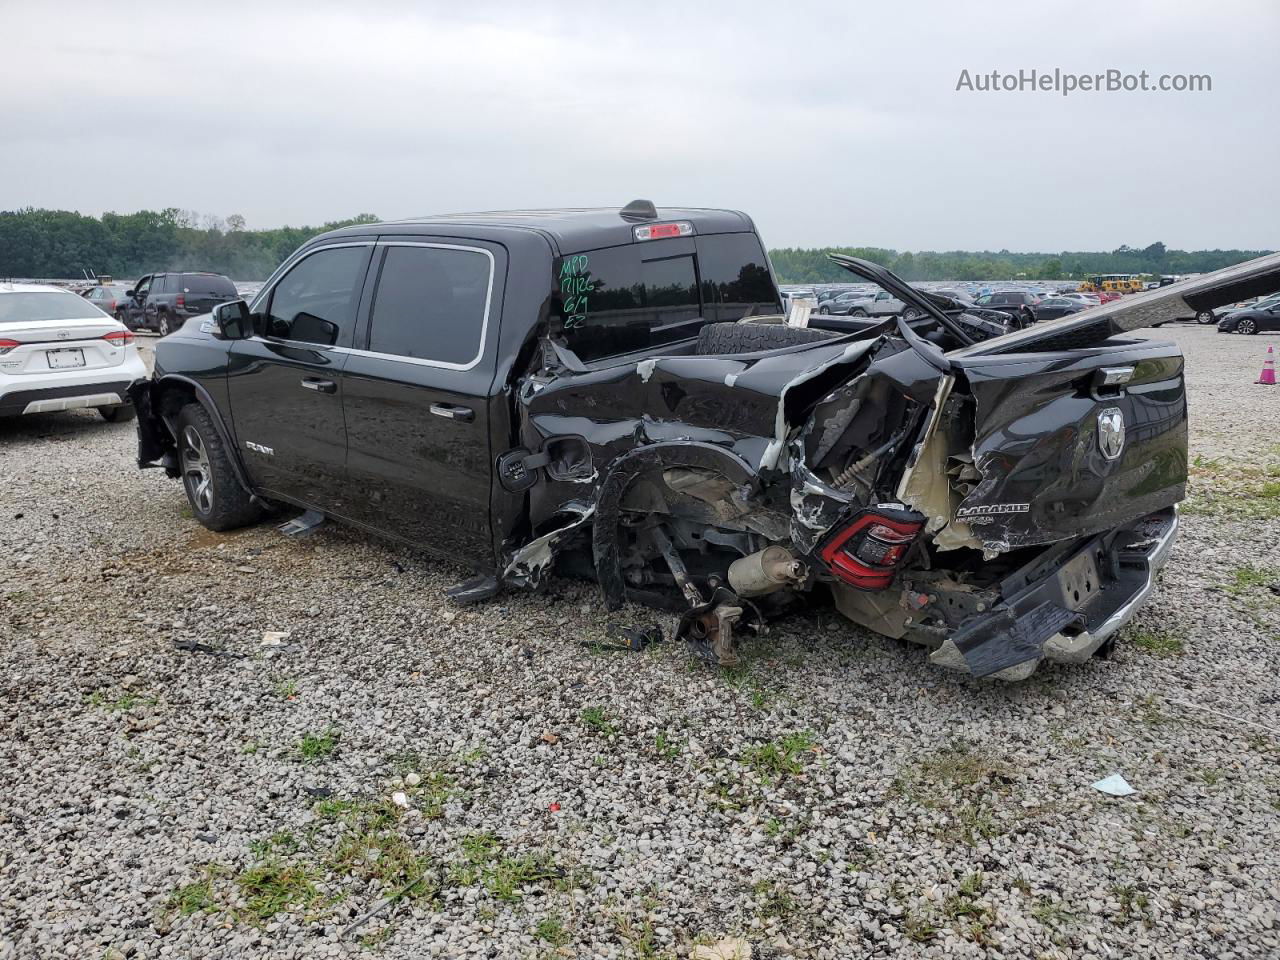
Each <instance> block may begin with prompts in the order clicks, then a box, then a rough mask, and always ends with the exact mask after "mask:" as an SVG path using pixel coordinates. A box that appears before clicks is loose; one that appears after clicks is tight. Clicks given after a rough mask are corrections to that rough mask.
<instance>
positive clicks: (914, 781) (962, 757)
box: [894, 742, 1008, 808]
mask: <svg viewBox="0 0 1280 960" xmlns="http://www.w3.org/2000/svg"><path fill="white" fill-rule="evenodd" d="M1007 775H1008V769H1007V767H1006V766H1005V765H1004V764H1003V763H1001V762H1000V761H998V760H996V759H994V758H993V757H990V756H988V755H987V754H985V753H982V752H981V751H979V750H976V749H974V748H973V747H971V746H969V745H968V744H964V743H959V742H957V743H952V744H950V745H949V746H946V747H943V748H942V749H941V750H937V751H935V752H934V753H931V754H929V755H928V756H926V757H924V758H923V759H921V760H920V761H918V762H917V763H916V764H915V765H914V766H912V767H910V768H908V769H907V770H905V771H903V772H902V773H901V774H899V776H898V778H897V779H896V780H895V781H894V789H895V791H896V792H898V793H900V794H902V795H903V796H905V797H907V798H909V799H911V800H915V801H916V802H917V803H920V804H922V805H924V806H926V807H931V808H933V807H939V806H945V805H948V803H949V802H951V801H953V800H954V799H955V797H956V794H957V793H958V792H961V791H964V790H965V789H967V788H972V787H982V786H988V785H990V784H991V783H992V782H993V781H995V780H997V778H1004V777H1007Z"/></svg>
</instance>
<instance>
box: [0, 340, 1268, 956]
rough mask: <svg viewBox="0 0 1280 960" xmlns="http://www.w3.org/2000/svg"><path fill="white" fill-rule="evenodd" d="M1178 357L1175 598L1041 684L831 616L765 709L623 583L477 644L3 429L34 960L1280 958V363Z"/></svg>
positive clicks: (380, 553)
mask: <svg viewBox="0 0 1280 960" xmlns="http://www.w3.org/2000/svg"><path fill="white" fill-rule="evenodd" d="M1158 333H1160V334H1167V335H1168V336H1170V337H1172V338H1174V339H1176V340H1178V341H1179V342H1180V343H1181V344H1182V346H1183V348H1184V350H1185V351H1186V352H1187V354H1188V372H1189V378H1190V388H1191V397H1192V416H1193V444H1192V446H1193V456H1197V457H1198V460H1197V467H1196V479H1195V483H1194V486H1193V496H1192V499H1191V501H1190V502H1189V504H1188V507H1189V508H1188V510H1187V511H1186V514H1185V524H1184V535H1183V538H1182V540H1181V542H1180V545H1179V547H1178V549H1177V552H1176V554H1175V557H1174V560H1173V562H1172V565H1171V566H1170V568H1169V570H1168V572H1167V574H1166V576H1165V581H1164V587H1163V589H1162V590H1161V591H1160V592H1159V593H1158V594H1157V596H1156V598H1155V599H1154V600H1153V601H1152V602H1151V603H1150V604H1149V606H1148V607H1147V608H1146V609H1145V611H1144V613H1143V614H1142V615H1141V617H1140V619H1139V621H1138V622H1137V623H1135V624H1134V625H1133V626H1131V627H1130V628H1129V629H1128V630H1127V631H1126V634H1125V636H1124V640H1123V641H1122V643H1121V645H1120V647H1119V649H1118V650H1117V652H1116V655H1115V656H1114V658H1112V659H1110V660H1105V661H1104V660H1095V661H1093V662H1091V663H1090V664H1087V665H1085V666H1082V667H1072V668H1065V667H1064V668H1048V669H1042V670H1041V671H1039V672H1038V673H1037V674H1036V675H1035V676H1034V677H1033V678H1032V679H1031V680H1030V681H1028V682H1026V683H1023V684H1020V685H996V684H993V683H988V682H974V681H969V680H966V679H963V678H958V677H956V676H954V675H950V674H946V673H943V672H940V671H939V670H937V669H935V668H932V667H930V666H929V665H928V663H927V661H926V660H925V657H924V654H923V653H922V652H921V651H919V650H918V649H916V648H911V647H907V646H904V645H899V644H895V643H894V642H892V641H889V640H885V639H882V638H878V637H875V636H872V635H869V634H866V633H863V632H861V631H859V630H858V629H856V628H854V627H852V626H851V625H848V624H847V623H845V622H843V621H841V620H840V619H838V618H837V617H836V616H835V615H834V614H833V613H832V612H831V611H829V610H827V609H817V608H815V609H813V610H812V611H811V612H810V613H809V614H808V615H807V616H805V617H800V618H798V619H794V620H791V621H789V622H787V623H785V624H783V625H780V626H779V627H777V628H775V630H774V633H773V635H772V636H771V637H770V638H768V639H767V640H766V641H762V642H760V643H758V644H757V646H756V647H755V648H754V649H752V650H750V651H749V654H750V655H749V658H748V662H747V665H746V666H745V667H743V668H740V669H738V670H736V671H734V672H717V671H712V670H709V669H707V668H704V667H702V666H700V665H696V664H694V663H692V662H691V661H690V660H689V658H688V657H687V655H686V654H685V652H684V650H683V649H680V648H677V647H675V646H670V645H668V646H663V647H658V648H652V649H651V650H650V651H649V652H646V653H644V654H618V653H608V652H602V651H600V650H598V649H595V650H593V649H590V648H588V647H584V646H583V645H581V642H582V641H584V640H585V641H592V640H600V639H601V638H603V636H604V626H605V625H604V621H603V617H602V613H601V611H602V608H601V606H600V604H599V602H598V600H597V595H596V592H595V590H594V589H593V588H592V587H590V586H589V585H586V584H578V583H569V582H556V583H553V584H552V586H551V588H550V589H549V591H548V592H546V593H544V594H541V595H528V594H511V595H508V596H505V597H503V598H500V599H499V600H498V601H495V602H493V603H491V604H489V605H487V606H482V607H479V608H469V609H464V610H456V609H454V608H451V607H450V606H449V605H447V604H446V603H445V600H444V593H443V591H444V588H445V587H446V586H448V585H450V584H451V583H454V582H456V581H457V580H459V579H460V578H462V577H463V576H464V574H465V571H463V570H461V569H458V568H453V567H450V566H448V565H446V564H443V563H439V562H437V561H434V560H430V559H428V558H425V557H422V556H420V555H416V554H414V553H412V552H410V551H405V550H401V549H398V548H396V547H393V546H388V545H386V544H384V543H381V542H378V541H374V540H371V539H367V538H364V537H363V536H361V535H359V534H355V533H353V532H351V531H347V530H343V529H341V528H336V527H326V528H324V529H323V530H321V531H320V532H319V533H318V534H316V535H315V536H313V537H311V538H308V539H304V540H300V541H294V540H286V539H285V538H283V537H281V536H280V535H279V534H277V533H276V532H275V530H274V529H273V527H272V526H271V525H269V524H268V525H263V526H259V527H257V528H254V529H250V530H246V531H243V532H240V533H237V534H234V535H218V534H212V533H209V532H207V531H205V530H204V529H203V528H201V527H199V526H198V525H197V524H196V523H195V522H194V521H193V520H192V519H191V515H190V512H189V511H188V509H187V507H186V501H185V499H184V497H183V494H182V490H181V488H180V486H179V485H177V484H176V483H174V482H171V481H168V480H166V479H165V478H164V477H163V476H161V475H160V474H159V473H158V472H154V471H150V472H147V473H145V474H142V473H139V472H138V471H137V470H135V469H134V466H133V454H134V448H133V428H132V425H131V424H122V425H114V426H113V425H110V424H105V423H103V422H101V421H100V419H99V418H98V417H97V415H96V414H93V413H65V414H57V415H47V416H38V417H27V418H22V419H19V420H11V421H5V422H0V445H2V446H0V449H2V450H3V455H2V456H0V505H2V506H0V551H2V552H0V557H2V558H3V559H2V560H0V607H2V608H3V617H0V631H2V635H0V729H2V730H3V732H4V736H3V737H2V738H0V772H2V773H3V782H4V784H5V787H4V790H3V796H2V797H0V958H6V960H7V958H9V957H22V958H27V957H40V958H44V957H63V956H67V957H70V956H76V957H89V958H93V960H99V958H104V957H111V958H118V957H147V958H151V957H255V956H263V957H265V956H270V957H273V958H289V957H330V956H342V957H345V956H377V955H382V956H386V957H404V958H410V957H412V958H419V957H426V956H433V957H451V956H461V955H467V956H488V957H503V958H506V957H530V958H533V957H597V956H598V957H633V958H638V960H644V958H656V957H688V956H690V953H691V951H693V950H694V949H695V945H697V944H702V943H712V942H716V941H720V940H721V939H722V938H726V937H741V938H743V939H744V940H745V941H746V942H747V943H749V944H750V945H751V946H752V948H753V954H752V955H753V956H755V957H757V958H760V957H814V958H818V957H823V958H827V957H829V958H845V957H853V956H877V957H878V956H905V957H915V956H921V957H926V956H927V957H942V956H947V957H977V956H997V957H1001V956H1002V957H1085V956H1088V957H1108V956H1110V957H1180V958H1185V957H1214V958H1222V960H1227V958H1231V957H1275V956H1277V955H1280V812H1278V811H1280V733H1277V732H1276V731H1280V679H1278V678H1280V597H1278V596H1277V592H1280V585H1278V583H1280V546H1277V539H1278V536H1277V535H1278V534H1280V523H1278V522H1277V519H1278V518H1280V484H1277V482H1276V480H1275V478H1276V477H1277V476H1280V437H1277V435H1276V425H1277V423H1280V389H1277V388H1272V389H1268V388H1264V387H1259V386H1253V385H1252V381H1253V380H1254V378H1255V377H1256V376H1257V370H1258V367H1259V366H1260V364H1261V361H1262V359H1263V353H1264V351H1265V345H1266V344H1267V343H1268V342H1271V341H1273V340H1274V339H1275V338H1264V337H1227V336H1220V335H1217V334H1216V333H1214V332H1213V331H1212V330H1206V329H1200V328H1195V327H1190V326H1182V327H1178V328H1165V329H1164V330H1162V331H1159V332H1158ZM1268 470H1269V471H1270V473H1268ZM619 619H620V620H622V621H628V620H630V621H650V620H653V619H654V614H652V613H650V612H643V611H628V612H627V614H626V615H625V616H623V617H620V618H619ZM663 619H664V626H666V628H667V630H668V633H669V632H670V626H671V624H670V622H668V621H666V620H665V618H663ZM269 631H270V632H282V633H286V634H287V636H284V637H280V636H277V635H269V636H267V637H265V638H264V633H267V632H269ZM1117 772H1118V773H1121V774H1123V776H1124V777H1126V778H1127V779H1128V780H1129V782H1130V783H1132V784H1133V786H1134V787H1135V788H1136V789H1137V790H1138V791H1139V792H1138V794H1137V795H1136V796H1132V797H1128V798H1125V799H1116V798H1111V797H1107V796H1104V795H1103V794H1102V793H1100V792H1098V791H1096V790H1094V789H1092V787H1091V784H1092V783H1093V782H1094V781H1096V780H1098V779H1100V778H1102V777H1104V776H1107V775H1109V774H1111V773H1117ZM406 807H407V809H406ZM388 900H389V901H390V902H387V901H388ZM377 906H382V909H381V911H380V912H378V913H377V914H376V915H375V916H374V917H372V918H370V919H367V920H365V921H364V922H363V923H361V924H360V925H358V926H356V927H355V928H354V929H350V928H351V927H352V925H353V924H355V923H356V921H358V920H361V919H363V918H365V917H366V916H367V914H368V913H369V912H370V911H372V910H374V908H375V907H377ZM726 955H731V954H727V953H726Z"/></svg>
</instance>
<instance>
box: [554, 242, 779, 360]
mask: <svg viewBox="0 0 1280 960" xmlns="http://www.w3.org/2000/svg"><path fill="white" fill-rule="evenodd" d="M555 270H556V273H555V277H554V281H555V310H556V312H557V314H558V319H559V327H560V329H561V331H562V332H563V336H564V341H565V345H566V346H567V347H568V348H569V349H570V350H572V351H573V353H574V354H576V355H577V357H578V358H579V359H580V360H582V361H584V362H588V363H590V362H593V361H598V360H606V359H608V358H609V357H615V356H623V355H626V354H633V353H640V352H646V351H654V350H658V349H661V348H663V347H667V346H671V345H674V344H678V343H681V342H683V341H688V340H692V339H694V338H696V337H697V335H698V331H699V330H701V329H702V327H703V326H705V325H706V324H708V323H717V322H727V321H734V320H739V319H741V318H742V317H745V316H749V315H761V314H776V313H779V312H781V304H780V302H779V300H778V293H777V288H776V287H775V285H774V282H773V276H772V274H771V272H770V270H769V263H768V260H767V258H766V257H765V254H764V250H763V249H762V247H761V246H760V241H759V239H758V238H757V237H756V235H755V234H753V233H734V234H709V235H706V236H698V237H693V238H689V237H681V238H678V239H673V240H661V241H656V242H637V243H631V244H626V245H623V246H618V247H608V248H605V249H601V250H588V251H585V252H583V253H578V254H573V255H569V256H565V257H562V258H560V259H559V260H557V261H556V264H555Z"/></svg>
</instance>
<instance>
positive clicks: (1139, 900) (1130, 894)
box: [1111, 883, 1151, 923]
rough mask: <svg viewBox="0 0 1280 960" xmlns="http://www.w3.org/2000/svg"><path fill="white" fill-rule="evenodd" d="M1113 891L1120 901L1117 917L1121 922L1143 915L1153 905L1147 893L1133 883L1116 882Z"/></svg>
mask: <svg viewBox="0 0 1280 960" xmlns="http://www.w3.org/2000/svg"><path fill="white" fill-rule="evenodd" d="M1111 892H1112V893H1113V894H1114V895H1115V898H1116V899H1117V900H1119V901H1120V913H1119V915H1118V916H1117V918H1116V919H1117V920H1118V921H1119V922H1121V923H1128V922H1129V921H1130V920H1134V919H1137V918H1139V917H1141V916H1143V915H1144V914H1145V913H1146V911H1147V908H1148V907H1149V906H1150V905H1151V901H1150V900H1149V899H1148V897H1147V895H1146V894H1145V893H1143V892H1142V891H1140V890H1139V889H1138V888H1137V887H1135V886H1134V885H1133V884H1131V883H1129V884H1119V883H1118V884H1115V885H1114V886H1112V888H1111Z"/></svg>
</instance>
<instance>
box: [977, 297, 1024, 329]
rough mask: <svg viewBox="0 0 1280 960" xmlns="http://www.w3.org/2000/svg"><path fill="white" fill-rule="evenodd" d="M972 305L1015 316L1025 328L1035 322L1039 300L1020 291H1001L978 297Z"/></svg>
mask: <svg viewBox="0 0 1280 960" xmlns="http://www.w3.org/2000/svg"><path fill="white" fill-rule="evenodd" d="M974 303H975V304H976V305H977V306H979V307H982V308H984V309H986V310H999V311H1001V312H1003V313H1011V314H1016V315H1018V316H1019V317H1020V318H1021V321H1022V326H1024V327H1025V326H1030V325H1031V324H1033V323H1035V322H1036V307H1037V306H1039V305H1040V298H1039V297H1037V296H1036V295H1035V294H1034V293H1026V292H1025V291H1022V290H1003V291H1000V292H998V293H988V294H986V295H985V296H982V297H979V298H978V299H977V300H976V301H974Z"/></svg>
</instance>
